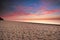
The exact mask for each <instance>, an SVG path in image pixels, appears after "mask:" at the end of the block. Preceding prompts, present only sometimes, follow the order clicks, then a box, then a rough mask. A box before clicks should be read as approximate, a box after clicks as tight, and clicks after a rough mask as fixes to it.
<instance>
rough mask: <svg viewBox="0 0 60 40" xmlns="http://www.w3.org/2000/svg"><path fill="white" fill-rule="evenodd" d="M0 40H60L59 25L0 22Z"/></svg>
mask: <svg viewBox="0 0 60 40" xmlns="http://www.w3.org/2000/svg"><path fill="white" fill-rule="evenodd" d="M0 40H60V25H56V24H41V23H27V22H13V21H0Z"/></svg>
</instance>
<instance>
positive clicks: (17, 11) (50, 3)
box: [0, 0, 60, 23]
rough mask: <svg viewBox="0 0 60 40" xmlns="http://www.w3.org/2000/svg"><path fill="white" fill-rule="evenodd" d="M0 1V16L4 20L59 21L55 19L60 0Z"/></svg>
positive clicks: (58, 10)
mask: <svg viewBox="0 0 60 40" xmlns="http://www.w3.org/2000/svg"><path fill="white" fill-rule="evenodd" d="M0 3H1V4H0V16H1V17H3V18H4V19H5V20H12V21H21V20H22V21H25V22H26V21H28V22H39V23H40V22H43V23H44V22H45V23H47V22H51V21H52V22H53V23H60V22H59V21H57V20H60V0H1V1H0ZM37 20H39V21H37ZM41 20H43V21H41ZM45 20H49V21H45ZM55 20H56V21H55Z"/></svg>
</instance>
